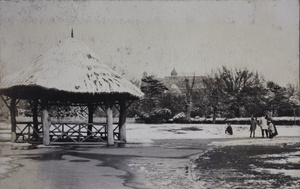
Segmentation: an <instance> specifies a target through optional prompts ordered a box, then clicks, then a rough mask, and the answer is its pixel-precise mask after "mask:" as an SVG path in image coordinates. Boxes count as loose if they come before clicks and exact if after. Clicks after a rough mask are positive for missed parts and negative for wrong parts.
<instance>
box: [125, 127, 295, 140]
mask: <svg viewBox="0 0 300 189" xmlns="http://www.w3.org/2000/svg"><path fill="white" fill-rule="evenodd" d="M249 127H250V126H249V125H232V129H233V135H226V134H225V128H226V126H225V125H217V124H216V125H212V124H156V125H155V124H127V140H128V142H132V143H151V142H153V140H155V139H208V138H227V139H245V138H249V136H250V131H249ZM276 128H277V130H278V136H277V137H275V138H273V139H272V140H270V141H272V142H271V143H272V144H274V143H276V141H278V138H279V137H284V136H296V137H299V141H298V142H300V127H299V126H277V127H276ZM255 136H256V140H254V139H253V138H249V140H240V141H236V140H235V141H234V142H232V141H228V143H227V144H228V145H238V144H240V145H249V144H250V145H252V144H261V141H260V140H257V139H260V138H261V130H260V128H257V129H256V131H255ZM264 141H267V140H264ZM274 141H275V142H274ZM280 142H282V141H280ZM215 144H217V143H215ZM224 145H226V144H224Z"/></svg>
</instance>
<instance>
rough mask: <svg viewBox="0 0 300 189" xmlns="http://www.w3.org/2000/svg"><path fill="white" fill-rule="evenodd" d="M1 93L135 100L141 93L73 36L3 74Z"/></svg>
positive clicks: (81, 98) (44, 96)
mask: <svg viewBox="0 0 300 189" xmlns="http://www.w3.org/2000/svg"><path fill="white" fill-rule="evenodd" d="M0 93H2V94H4V95H7V96H14V97H17V98H50V99H55V100H61V99H63V100H73V101H74V100H82V101H89V100H90V99H91V98H96V99H95V100H97V99H100V98H103V97H105V98H126V99H138V98H140V97H142V96H143V93H142V92H141V91H140V89H139V88H137V87H136V86H135V85H133V84H132V83H131V82H129V81H128V80H126V79H124V78H122V77H121V76H120V75H119V74H118V73H117V72H115V71H114V70H112V69H111V68H109V67H108V66H107V65H105V64H103V63H102V62H100V59H99V58H98V57H97V55H96V54H95V53H94V52H93V51H92V50H91V49H90V48H88V47H87V46H85V45H84V44H82V43H81V42H79V41H78V40H76V39H74V38H70V39H67V40H64V41H62V42H60V43H59V44H58V45H57V46H56V47H54V48H53V49H51V50H50V51H48V52H46V53H45V54H42V55H41V56H39V57H38V58H37V59H36V60H35V61H34V63H33V64H31V65H28V66H27V67H26V68H25V69H23V70H21V71H19V72H15V73H14V74H12V75H8V76H6V77H4V78H3V79H2V81H1V83H0Z"/></svg>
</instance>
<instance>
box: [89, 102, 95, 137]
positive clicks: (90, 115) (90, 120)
mask: <svg viewBox="0 0 300 189" xmlns="http://www.w3.org/2000/svg"><path fill="white" fill-rule="evenodd" d="M88 114H89V115H88V123H93V122H94V120H93V118H94V107H93V105H92V104H91V103H89V104H88ZM92 130H93V125H88V131H87V136H89V135H91V134H92Z"/></svg>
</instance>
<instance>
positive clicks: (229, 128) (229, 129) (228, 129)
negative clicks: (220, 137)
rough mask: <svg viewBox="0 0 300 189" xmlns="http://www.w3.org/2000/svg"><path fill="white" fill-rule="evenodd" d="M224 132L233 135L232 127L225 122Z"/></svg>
mask: <svg viewBox="0 0 300 189" xmlns="http://www.w3.org/2000/svg"><path fill="white" fill-rule="evenodd" d="M226 125H227V126H226V130H225V134H228V135H232V134H233V131H232V127H231V125H230V123H228V122H226Z"/></svg>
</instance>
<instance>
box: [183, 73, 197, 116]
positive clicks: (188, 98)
mask: <svg viewBox="0 0 300 189" xmlns="http://www.w3.org/2000/svg"><path fill="white" fill-rule="evenodd" d="M184 83H185V87H186V112H185V113H186V118H187V120H189V119H190V118H191V112H192V108H193V98H192V96H193V89H194V85H195V74H194V76H193V80H192V83H191V84H190V82H189V79H188V78H187V77H185V78H184Z"/></svg>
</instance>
